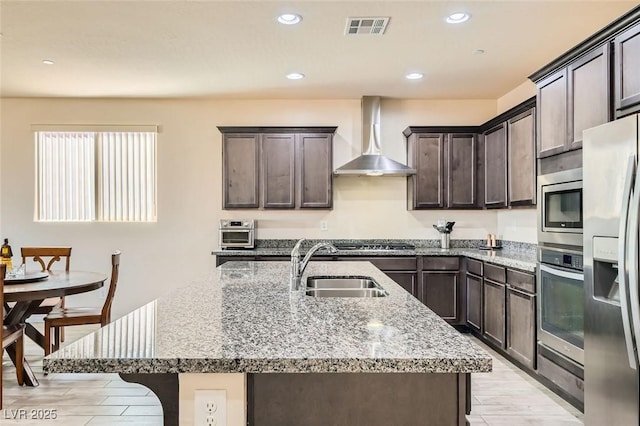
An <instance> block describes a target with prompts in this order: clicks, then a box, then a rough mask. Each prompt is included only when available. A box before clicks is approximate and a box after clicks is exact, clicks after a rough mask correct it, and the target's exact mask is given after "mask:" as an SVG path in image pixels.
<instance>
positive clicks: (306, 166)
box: [218, 127, 336, 209]
mask: <svg viewBox="0 0 640 426" xmlns="http://www.w3.org/2000/svg"><path fill="white" fill-rule="evenodd" d="M218 129H219V130H220V131H221V132H222V182H223V205H222V207H223V209H250V208H265V209H298V208H299V209H330V208H332V206H333V150H332V145H333V134H334V133H335V130H336V128H335V127H304V128H299V127H218Z"/></svg>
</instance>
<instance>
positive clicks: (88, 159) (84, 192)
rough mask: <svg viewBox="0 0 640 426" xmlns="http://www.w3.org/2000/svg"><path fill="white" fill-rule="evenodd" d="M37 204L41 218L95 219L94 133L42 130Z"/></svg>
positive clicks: (38, 163) (40, 134)
mask: <svg viewBox="0 0 640 426" xmlns="http://www.w3.org/2000/svg"><path fill="white" fill-rule="evenodd" d="M36 152H37V168H38V179H37V185H38V198H37V200H38V203H37V207H36V209H37V216H38V219H39V220H41V221H91V220H94V219H95V165H94V164H95V163H94V160H93V158H94V152H95V134H94V133H93V132H39V133H38V137H37V150H36Z"/></svg>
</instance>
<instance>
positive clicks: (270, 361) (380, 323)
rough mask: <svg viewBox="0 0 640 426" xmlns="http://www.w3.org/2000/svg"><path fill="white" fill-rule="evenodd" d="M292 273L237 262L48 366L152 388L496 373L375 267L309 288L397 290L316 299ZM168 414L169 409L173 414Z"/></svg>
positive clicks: (358, 267)
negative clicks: (166, 378) (200, 379)
mask: <svg viewBox="0 0 640 426" xmlns="http://www.w3.org/2000/svg"><path fill="white" fill-rule="evenodd" d="M289 268H290V264H289V262H228V263H226V264H224V265H221V266H220V267H218V268H217V269H216V270H215V271H212V273H211V274H210V275H209V276H207V277H205V278H203V279H201V280H199V281H197V282H194V283H192V284H190V285H187V286H184V287H180V288H177V289H176V290H175V291H173V292H171V293H170V294H167V295H166V296H163V297H160V298H158V299H156V300H154V301H153V302H151V303H149V304H147V305H145V306H143V307H141V308H139V309H137V310H136V311H133V312H132V313H130V314H128V315H126V316H124V317H122V318H120V319H118V320H116V321H114V322H112V323H110V324H108V325H107V326H105V327H103V328H102V329H100V330H98V331H96V332H94V333H92V334H90V335H88V336H86V337H84V338H83V339H81V340H79V341H77V342H74V343H71V344H70V345H68V346H66V347H64V348H62V349H61V350H60V351H58V352H55V353H53V354H51V355H50V356H48V357H46V358H45V359H44V362H43V366H44V371H45V372H49V373H64V372H74V373H80V372H84V373H98V372H99V373H104V372H117V373H120V374H121V376H123V378H125V380H127V378H129V379H130V380H131V381H137V382H140V383H145V384H147V385H148V386H149V387H151V388H152V389H154V387H153V386H152V385H153V383H151V382H149V381H147V382H144V381H143V380H141V379H140V376H145V377H147V376H154V375H157V374H159V375H167V374H169V375H178V374H184V373H200V374H202V373H205V374H206V373H242V374H245V375H255V376H270V377H279V376H282V374H277V373H287V374H284V376H286V377H287V379H289V378H290V377H295V376H296V374H295V373H361V374H362V373H403V374H404V373H411V374H413V373H419V374H420V376H421V377H422V376H455V377H458V376H460V377H462V376H467V377H468V373H474V372H488V371H490V370H491V357H490V356H489V355H488V354H487V353H486V352H485V351H484V350H482V349H481V348H479V347H478V346H476V345H475V344H474V343H473V342H471V341H470V340H469V339H468V338H466V337H465V336H463V335H462V334H460V333H459V332H457V331H456V330H455V329H454V328H452V327H451V326H449V325H448V324H447V323H446V322H445V321H444V320H442V319H441V318H440V317H438V316H437V315H436V314H435V313H433V312H432V311H431V310H429V309H428V308H427V307H426V306H424V305H423V304H422V303H420V302H419V301H418V300H417V299H415V298H414V297H412V296H411V295H410V294H408V293H407V292H406V291H405V290H404V289H402V287H400V286H399V285H398V284H396V283H395V282H394V281H393V280H391V279H390V278H388V277H387V276H386V275H385V274H384V273H382V272H381V271H380V270H378V269H377V268H376V267H374V266H373V265H372V264H371V263H369V262H312V263H309V265H308V267H307V270H306V272H305V274H304V276H303V283H304V282H305V278H306V276H308V275H323V276H367V277H372V278H373V279H374V280H375V281H377V282H378V283H379V284H380V285H381V286H382V287H383V288H384V289H385V290H387V291H388V293H389V295H388V296H387V297H380V298H340V297H332V298H314V297H310V296H306V295H305V294H304V292H303V291H297V292H291V291H290V290H289V270H290V269H289ZM265 373H274V374H265ZM292 373H293V374H292ZM423 373H442V374H435V375H434V374H423ZM321 375H322V374H321ZM303 376H308V377H311V376H313V375H312V374H304V375H303ZM351 376H352V375H351ZM374 376H378V377H379V378H382V377H385V376H389V375H379V374H374ZM391 376H393V375H391ZM362 377H369V376H367V375H363V376H362ZM260 380H261V379H260ZM260 380H259V379H257V378H255V379H252V380H251V381H250V385H248V386H253V387H252V389H253V391H252V394H253V398H254V400H255V401H258V402H256V404H257V405H256V407H258V406H259V398H258V397H257V396H256V395H260V394H261V393H260V392H259V391H257V390H256V389H261V388H260V386H263V385H261V384H260V383H262V382H260ZM460 380H462V379H458V378H456V379H455V380H454V381H455V383H456V389H458V392H459V390H460V387H461V386H463V385H461V384H460ZM152 382H153V380H152ZM254 382H255V383H254ZM149 383H151V384H149ZM163 386H164V385H163ZM269 386H271V385H270V384H269ZM438 386H439V385H438ZM341 387H343V385H341ZM463 387H464V386H463ZM156 388H157V385H156ZM392 388H393V387H391V388H390V389H392ZM265 392H266V391H265ZM156 393H158V392H156ZM268 394H269V395H272V394H273V390H270V391H269V392H268ZM174 396H175V395H174ZM159 397H160V398H161V401H163V397H161V396H160V395H159ZM256 398H257V399H256ZM270 398H271V397H270ZM288 398H289V396H288V397H287V400H288ZM164 399H165V400H166V399H167V398H166V397H165V398H164ZM456 401H457V399H456ZM165 405H166V404H165V402H163V406H165ZM266 405H269V406H270V405H272V404H270V403H268V404H266ZM427 405H428V404H427ZM176 410H177V408H176ZM251 410H252V409H251V408H249V411H250V413H249V414H247V416H249V417H251V415H252V414H251V413H252V411H251ZM256 410H257V408H256ZM258 411H259V410H258ZM166 414H167V408H166V406H165V419H166ZM176 416H177V414H176ZM264 416H265V418H266V414H264ZM463 417H464V416H463ZM165 424H172V422H169V423H167V422H166V421H165ZM181 424H182V422H181ZM260 424H269V423H260ZM274 424H277V422H276V423H274ZM282 424H287V423H286V422H283V423H282ZM308 424H313V423H308Z"/></svg>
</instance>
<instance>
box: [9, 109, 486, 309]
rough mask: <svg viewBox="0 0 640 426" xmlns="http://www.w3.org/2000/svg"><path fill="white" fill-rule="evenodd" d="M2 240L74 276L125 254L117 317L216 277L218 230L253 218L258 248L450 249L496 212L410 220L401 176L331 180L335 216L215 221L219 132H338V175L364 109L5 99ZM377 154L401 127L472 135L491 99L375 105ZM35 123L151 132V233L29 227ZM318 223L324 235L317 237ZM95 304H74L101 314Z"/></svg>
mask: <svg viewBox="0 0 640 426" xmlns="http://www.w3.org/2000/svg"><path fill="white" fill-rule="evenodd" d="M0 106H1V108H2V116H1V118H2V120H1V123H0V124H1V135H0V136H1V138H2V145H1V151H2V157H1V163H0V182H1V185H0V200H2V207H1V208H0V229H2V233H3V235H2V237H8V238H10V240H11V243H12V245H13V247H14V249H16V250H18V249H19V247H20V246H25V245H37V244H41V245H63V244H64V245H67V244H68V245H71V246H72V247H73V256H72V268H73V269H88V270H99V271H104V272H105V273H107V272H108V271H109V254H110V252H111V251H112V250H114V249H120V250H122V253H123V255H122V266H121V275H120V285H119V287H118V291H117V293H116V300H115V303H114V316H115V317H118V316H120V315H122V314H124V313H126V312H129V311H130V310H132V309H134V308H136V307H138V306H141V305H142V304H144V303H146V302H148V301H150V300H152V299H154V298H156V297H157V296H158V295H159V294H162V293H164V292H167V291H169V290H171V289H173V288H175V287H178V286H181V285H184V284H186V283H187V282H189V281H190V280H191V279H193V278H194V277H197V276H199V275H202V274H205V273H207V271H210V270H211V269H212V268H213V267H214V259H213V256H211V255H210V252H211V250H212V249H216V248H217V247H218V242H217V226H218V220H219V219H220V218H223V217H253V218H256V219H258V226H259V229H258V237H259V238H299V237H303V236H304V237H311V238H383V237H388V238H437V233H436V231H435V230H433V229H432V227H431V224H433V223H435V222H436V220H437V219H439V218H446V219H448V220H453V221H456V226H455V228H454V232H453V234H452V237H453V238H484V237H485V236H486V234H487V233H489V232H493V233H497V231H498V225H497V214H496V212H494V211H473V212H469V211H447V212H443V211H417V212H416V211H407V210H406V201H405V197H406V183H405V179H404V178H397V177H378V178H374V177H366V178H365V177H363V178H357V177H337V178H335V181H334V183H335V185H334V209H333V210H331V211H319V212H308V211H287V212H279V211H278V212H274V211H222V210H221V205H222V201H221V199H222V185H221V140H222V138H221V135H220V133H219V131H218V130H217V129H216V126H218V125H226V126H230V125H246V126H249V125H337V126H338V130H337V134H336V137H335V144H334V166H339V165H341V164H342V163H344V162H346V161H348V160H350V159H351V158H353V157H354V156H355V155H357V154H359V153H360V132H361V129H360V100H359V99H355V100H329V101H327V100H305V101H299V100H298V101H295V100H271V101H269V100H256V101H246V100H242V101H241V100H237V101H211V100H206V101H205V100H107V99H98V100H89V99H86V100H83V99H2V104H1V105H0ZM382 109H383V110H382V135H383V152H384V153H385V154H387V155H389V156H391V157H392V158H394V159H396V160H399V161H402V162H404V161H406V154H405V142H404V137H403V136H402V133H401V132H402V130H404V129H405V128H406V127H407V126H409V125H435V124H451V125H453V124H480V123H482V122H484V121H486V120H487V119H489V118H491V117H493V116H495V111H496V102H495V100H474V101H401V100H384V101H383V104H382ZM33 124H157V125H159V126H160V133H159V136H158V222H157V223H142V224H131V223H129V224H127V223H57V224H56V223H36V222H34V221H33V209H34V173H35V171H34V141H33V134H32V133H31V125H33ZM320 220H326V221H328V224H329V229H328V231H320ZM100 302H101V297H100V294H98V293H97V294H95V295H93V294H87V295H80V296H73V297H72V298H70V300H69V303H70V304H71V305H78V304H96V305H97V304H99V303H100Z"/></svg>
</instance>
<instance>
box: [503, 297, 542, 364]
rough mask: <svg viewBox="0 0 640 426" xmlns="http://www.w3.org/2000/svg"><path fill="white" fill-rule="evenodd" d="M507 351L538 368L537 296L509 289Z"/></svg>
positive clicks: (522, 361)
mask: <svg viewBox="0 0 640 426" xmlns="http://www.w3.org/2000/svg"><path fill="white" fill-rule="evenodd" d="M507 314H508V318H507V352H508V353H509V354H510V355H511V356H512V357H514V358H515V359H517V360H518V361H520V362H521V363H522V364H524V365H525V366H527V367H529V368H530V369H532V370H534V369H535V368H536V297H535V295H533V294H531V293H525V292H523V291H520V290H517V289H515V288H511V287H509V288H508V289H507Z"/></svg>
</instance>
